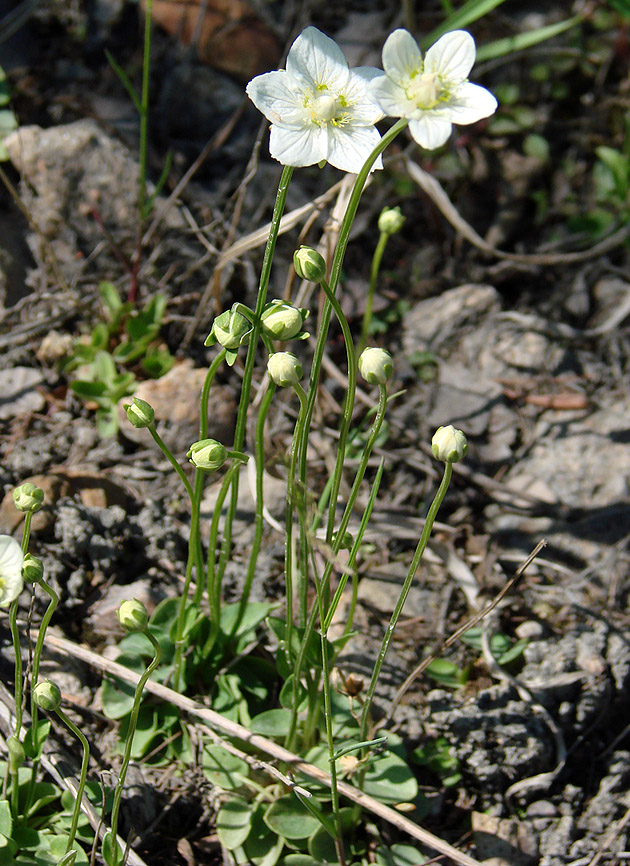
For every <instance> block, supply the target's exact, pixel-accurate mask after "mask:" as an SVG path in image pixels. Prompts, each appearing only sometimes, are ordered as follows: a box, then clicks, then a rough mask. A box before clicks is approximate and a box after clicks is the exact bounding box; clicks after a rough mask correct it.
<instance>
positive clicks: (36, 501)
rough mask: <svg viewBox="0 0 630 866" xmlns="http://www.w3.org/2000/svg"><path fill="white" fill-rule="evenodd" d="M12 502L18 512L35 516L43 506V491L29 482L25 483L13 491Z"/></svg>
mask: <svg viewBox="0 0 630 866" xmlns="http://www.w3.org/2000/svg"><path fill="white" fill-rule="evenodd" d="M13 501H14V502H15V507H16V508H17V510H18V511H30V512H31V513H32V514H35V512H36V511H39V509H40V508H41V507H42V505H43V504H44V491H43V490H42V489H41V487H37V486H36V485H35V484H31V482H30V481H25V482H24V484H20V486H19V487H16V488H15V490H14V491H13Z"/></svg>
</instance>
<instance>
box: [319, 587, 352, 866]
mask: <svg viewBox="0 0 630 866" xmlns="http://www.w3.org/2000/svg"><path fill="white" fill-rule="evenodd" d="M324 589H325V587H324V584H323V581H321V580H318V581H317V601H318V604H319V620H320V622H322V623H323V622H324V619H325V613H326V609H325V607H324V605H325V602H326V599H325V596H324ZM320 641H321V650H322V691H323V693H324V722H325V725H326V744H327V746H328V765H329V768H330V793H331V800H332V813H333V820H334V822H335V830H336V833H335V850H336V852H337V860H338V862H339V864H340V866H345V863H346V858H345V852H344V850H343V833H342V827H341V814H340V812H339V790H338V788H337V760H336V756H335V738H334V732H333V717H332V698H331V694H330V673H331V672H330V659H329V658H328V638H327V637H326V632H325V631H324V629H323V628H322V630H321V632H320Z"/></svg>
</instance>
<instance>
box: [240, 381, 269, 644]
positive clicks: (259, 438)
mask: <svg viewBox="0 0 630 866" xmlns="http://www.w3.org/2000/svg"><path fill="white" fill-rule="evenodd" d="M275 393H276V385H274V383H273V382H271V381H270V382H269V384H268V386H267V390H266V392H265V396H264V397H263V399H262V402H261V404H260V408H259V410H258V417H257V419H256V451H255V455H256V506H255V507H256V512H255V517H254V539H253V541H252V548H251V552H250V555H249V565H248V567H247V574H246V576H245V584H244V586H243V592H242V595H241V600H240V603H239V606H238V611H237V614H236V620H235V622H234V625H233V627H232V632H231V633H232V635H234V634H236V632H237V631H238V628H239V626H240V624H241V622H242V620H243V617H244V615H245V611H246V610H247V603H248V600H249V593H250V590H251V588H252V582H253V580H254V574H255V573H256V566H257V564H258V563H257V560H258V553H259V551H260V544H261V542H262V535H263V528H264V518H263V506H264V501H263V475H264V469H265V442H264V433H265V421H266V420H267V412H268V411H269V407H270V406H271V401H272V400H273V395H274V394H275Z"/></svg>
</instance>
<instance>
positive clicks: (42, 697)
mask: <svg viewBox="0 0 630 866" xmlns="http://www.w3.org/2000/svg"><path fill="white" fill-rule="evenodd" d="M33 697H34V698H35V703H36V704H37V706H38V707H39V708H40V709H42V710H46V712H48V713H54V711H55V710H58V709H59V707H60V706H61V692H60V691H59V687H58V686H56V685H55V684H54V683H51V681H50V680H41V681H40V682H38V683H37V685H36V686H35V688H34V689H33Z"/></svg>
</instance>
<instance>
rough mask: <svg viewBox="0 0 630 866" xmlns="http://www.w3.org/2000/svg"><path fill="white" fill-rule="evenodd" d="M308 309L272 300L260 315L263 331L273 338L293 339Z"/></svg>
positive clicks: (298, 331) (297, 333)
mask: <svg viewBox="0 0 630 866" xmlns="http://www.w3.org/2000/svg"><path fill="white" fill-rule="evenodd" d="M307 315H308V310H300V309H298V308H297V307H294V306H293V305H292V304H287V303H286V302H285V301H278V300H276V301H271V303H269V304H267V306H266V307H265V309H264V310H263V314H262V316H261V317H260V321H261V324H262V332H263V334H265V335H266V336H267V337H270V338H271V339H272V340H292V339H293V338H294V337H297V336H298V335H299V334H300V332H301V330H302V325H303V324H304V320H305V319H306V317H307Z"/></svg>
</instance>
